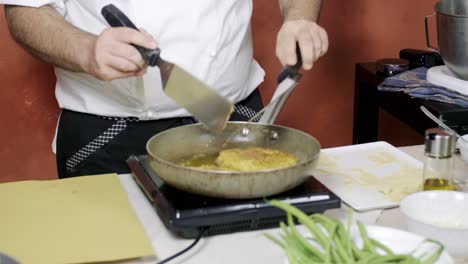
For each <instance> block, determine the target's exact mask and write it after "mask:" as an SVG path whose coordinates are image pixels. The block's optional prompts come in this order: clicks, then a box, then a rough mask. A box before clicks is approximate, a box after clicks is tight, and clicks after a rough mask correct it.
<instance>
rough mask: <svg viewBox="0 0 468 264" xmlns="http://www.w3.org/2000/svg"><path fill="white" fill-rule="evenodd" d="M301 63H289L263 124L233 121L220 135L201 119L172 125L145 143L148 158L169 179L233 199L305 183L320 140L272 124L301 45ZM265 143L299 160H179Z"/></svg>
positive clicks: (291, 83) (289, 87) (290, 85)
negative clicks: (244, 166)
mask: <svg viewBox="0 0 468 264" xmlns="http://www.w3.org/2000/svg"><path fill="white" fill-rule="evenodd" d="M296 51H297V58H298V60H297V63H296V65H294V66H286V67H285V68H284V69H283V71H282V72H281V73H280V74H279V76H278V82H279V85H278V87H277V89H276V90H275V94H274V95H273V98H274V99H272V101H270V104H269V105H268V106H267V107H266V108H265V112H264V114H263V116H262V118H261V119H260V121H259V123H247V122H228V123H227V125H226V128H225V129H224V130H223V132H222V133H221V134H212V133H210V132H209V131H208V129H207V128H206V127H205V126H203V125H202V124H192V125H186V126H180V127H176V128H172V129H169V130H166V131H164V132H161V133H159V134H156V135H155V136H153V137H152V138H151V139H150V140H149V141H148V143H147V145H146V150H147V152H148V156H149V163H150V165H151V167H152V168H153V170H154V171H155V172H156V173H157V174H158V175H159V177H161V178H162V179H163V180H164V181H165V182H166V183H167V184H169V185H171V186H173V187H175V188H178V189H180V190H183V191H187V192H191V193H195V194H199V195H204V196H211V197H217V198H229V199H247V198H256V197H266V196H270V195H274V194H278V193H281V192H284V191H287V190H289V189H292V188H294V187H296V186H298V185H300V184H301V183H303V182H304V181H305V180H306V179H307V177H308V176H309V175H308V172H309V171H310V169H312V168H313V167H314V166H315V165H316V164H317V161H318V158H319V154H320V143H319V142H318V141H317V140H316V139H315V138H314V137H312V136H310V135H309V134H306V133H304V132H302V131H299V130H296V129H293V128H288V127H283V126H277V125H273V122H274V121H275V119H276V117H277V116H278V114H279V112H280V111H281V109H282V107H283V105H284V103H285V102H286V100H287V99H288V97H289V95H290V94H291V93H292V91H293V89H294V88H295V87H296V85H297V82H298V81H299V79H300V78H301V75H300V73H299V69H300V67H301V65H302V60H301V53H300V49H299V46H298V45H297V47H296ZM242 147H265V148H272V149H278V150H282V151H286V152H289V153H291V154H293V155H294V156H295V157H296V158H297V159H298V160H299V162H298V163H297V164H296V165H294V166H291V167H286V168H280V169H271V170H262V171H255V172H241V171H219V170H208V169H202V168H196V167H187V166H182V165H179V164H177V161H178V160H181V159H182V158H187V157H193V156H195V155H199V154H207V155H212V154H217V153H219V152H220V151H222V150H223V149H230V148H242Z"/></svg>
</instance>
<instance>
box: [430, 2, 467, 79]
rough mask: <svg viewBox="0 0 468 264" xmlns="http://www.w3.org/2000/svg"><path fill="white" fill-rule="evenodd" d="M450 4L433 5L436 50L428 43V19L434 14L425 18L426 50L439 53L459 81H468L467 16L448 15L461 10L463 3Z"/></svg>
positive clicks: (439, 3)
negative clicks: (435, 22) (435, 20)
mask: <svg viewBox="0 0 468 264" xmlns="http://www.w3.org/2000/svg"><path fill="white" fill-rule="evenodd" d="M451 2H452V1H450V2H438V3H437V4H436V5H435V14H437V40H438V42H439V47H438V48H437V47H434V46H432V45H431V44H430V41H429V30H428V19H429V17H431V16H433V15H434V14H432V15H430V16H426V17H425V28H426V44H427V47H428V48H430V49H432V50H434V51H437V52H440V54H441V56H442V59H443V61H444V63H445V64H446V65H447V67H448V68H449V69H450V70H451V71H452V72H454V73H455V74H456V75H457V76H458V77H460V78H461V79H464V80H468V16H467V15H457V14H455V13H454V14H451V13H449V12H452V11H451V10H452V9H454V8H458V9H457V10H460V9H463V5H462V3H461V2H465V1H461V2H460V3H459V4H458V5H456V6H455V5H453V4H451ZM453 12H455V11H453ZM460 12H461V11H460Z"/></svg>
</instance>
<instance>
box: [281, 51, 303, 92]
mask: <svg viewBox="0 0 468 264" xmlns="http://www.w3.org/2000/svg"><path fill="white" fill-rule="evenodd" d="M296 57H297V63H296V65H294V66H291V65H286V66H285V67H284V68H283V70H282V71H281V72H280V74H279V75H278V78H277V81H278V83H280V82H282V81H283V80H284V79H286V78H287V77H294V76H296V75H297V74H299V70H300V69H301V67H302V54H301V49H300V48H299V43H296Z"/></svg>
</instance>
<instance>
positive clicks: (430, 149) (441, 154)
mask: <svg viewBox="0 0 468 264" xmlns="http://www.w3.org/2000/svg"><path fill="white" fill-rule="evenodd" d="M425 134H426V136H425V144H424V145H425V146H424V153H425V154H426V155H427V156H430V157H434V158H448V157H451V156H452V155H453V152H454V150H455V139H456V137H455V134H454V133H452V132H450V131H447V130H444V129H442V128H439V127H438V128H429V129H427V130H426V133H425Z"/></svg>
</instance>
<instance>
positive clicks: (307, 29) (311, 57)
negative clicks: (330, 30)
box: [276, 20, 328, 70]
mask: <svg viewBox="0 0 468 264" xmlns="http://www.w3.org/2000/svg"><path fill="white" fill-rule="evenodd" d="M296 42H298V43H299V48H300V50H301V54H302V67H303V68H304V69H306V70H310V69H311V68H312V65H313V63H314V62H315V61H316V60H317V59H318V58H320V56H322V55H323V54H325V53H326V52H327V50H328V36H327V32H325V30H324V29H323V28H322V27H320V26H319V25H317V24H316V23H315V22H313V21H309V20H289V21H285V22H284V23H283V26H282V27H281V29H280V31H279V33H278V37H277V38H276V56H277V57H278V59H279V60H280V62H281V64H283V66H284V65H295V64H296V62H297V58H296Z"/></svg>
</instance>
